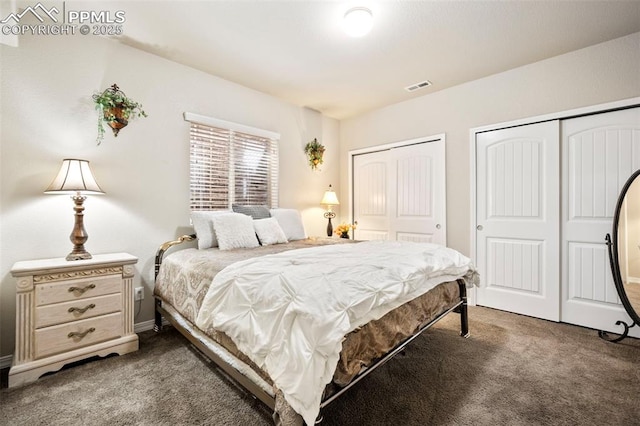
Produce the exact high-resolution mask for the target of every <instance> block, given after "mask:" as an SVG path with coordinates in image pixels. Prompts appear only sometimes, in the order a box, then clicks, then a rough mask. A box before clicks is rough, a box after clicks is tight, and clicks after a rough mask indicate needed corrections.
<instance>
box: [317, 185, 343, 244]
mask: <svg viewBox="0 0 640 426" xmlns="http://www.w3.org/2000/svg"><path fill="white" fill-rule="evenodd" d="M320 204H322V205H325V206H327V211H326V212H325V214H324V217H325V218H327V219H329V223H328V224H327V236H328V237H331V236H332V235H333V225H332V224H331V219H333V218H334V217H336V214H335V213H334V212H333V210H332V207H333V206H337V205H340V202H339V201H338V197H337V196H336V193H335V192H334V191H333V189H331V185H329V189H328V190H326V191H325V193H324V197H322V201H320Z"/></svg>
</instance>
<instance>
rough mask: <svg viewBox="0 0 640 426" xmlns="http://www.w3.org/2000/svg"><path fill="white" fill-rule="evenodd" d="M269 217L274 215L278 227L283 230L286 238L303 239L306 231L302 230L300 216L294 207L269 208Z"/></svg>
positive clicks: (305, 236) (291, 239)
mask: <svg viewBox="0 0 640 426" xmlns="http://www.w3.org/2000/svg"><path fill="white" fill-rule="evenodd" d="M269 212H270V213H271V217H275V218H276V220H277V221H278V223H279V224H280V227H281V228H282V230H283V231H284V235H286V237H287V240H289V241H295V240H304V239H305V238H307V233H306V232H305V231H304V225H303V224H302V216H300V212H299V211H298V210H296V209H271V210H269Z"/></svg>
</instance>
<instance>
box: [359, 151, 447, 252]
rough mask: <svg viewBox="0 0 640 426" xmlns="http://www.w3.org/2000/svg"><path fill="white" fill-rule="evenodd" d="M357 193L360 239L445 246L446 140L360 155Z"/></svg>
mask: <svg viewBox="0 0 640 426" xmlns="http://www.w3.org/2000/svg"><path fill="white" fill-rule="evenodd" d="M352 197H353V219H354V221H356V222H357V223H358V224H357V229H356V231H355V232H354V235H355V238H356V239H358V240H404V241H415V242H433V243H437V244H443V245H446V238H447V231H446V182H445V146H444V140H443V139H438V140H435V141H430V142H423V143H417V144H413V145H408V146H401V147H395V148H390V149H385V150H381V151H376V152H370V153H363V154H357V155H355V156H354V157H353V194H352Z"/></svg>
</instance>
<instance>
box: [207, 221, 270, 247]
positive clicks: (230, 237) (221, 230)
mask: <svg viewBox="0 0 640 426" xmlns="http://www.w3.org/2000/svg"><path fill="white" fill-rule="evenodd" d="M212 222H213V230H214V231H215V233H216V238H217V239H218V246H219V247H220V250H231V249H236V248H253V247H258V246H259V245H260V243H258V239H257V238H256V231H255V230H254V229H253V219H251V217H249V216H247V215H244V214H240V213H228V214H222V215H219V216H214V217H213V219H212Z"/></svg>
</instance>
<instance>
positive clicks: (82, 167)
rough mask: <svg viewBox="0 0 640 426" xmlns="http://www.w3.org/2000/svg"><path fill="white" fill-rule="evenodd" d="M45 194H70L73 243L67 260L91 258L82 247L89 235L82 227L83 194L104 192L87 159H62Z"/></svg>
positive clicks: (70, 237)
mask: <svg viewBox="0 0 640 426" xmlns="http://www.w3.org/2000/svg"><path fill="white" fill-rule="evenodd" d="M44 193H45V194H61V193H62V194H72V195H71V199H72V200H73V202H74V204H75V206H74V207H73V210H74V211H75V224H74V226H73V231H72V232H71V235H70V236H69V239H70V240H71V242H72V243H73V251H72V252H71V253H69V255H68V256H67V257H66V259H67V260H83V259H91V254H89V253H88V252H87V251H86V250H85V249H84V243H86V242H87V240H88V239H89V236H88V235H87V231H85V229H84V220H83V217H84V213H83V211H84V206H83V205H82V204H83V203H84V200H86V199H87V197H86V196H85V195H84V194H104V191H102V189H100V187H99V186H98V184H97V183H96V180H95V179H94V177H93V174H92V173H91V169H90V168H89V162H88V161H87V160H77V159H73V158H67V159H64V160H62V167H60V171H59V172H58V175H57V176H56V178H55V179H54V180H53V182H51V185H49V187H48V188H47V190H46V191H44Z"/></svg>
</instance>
